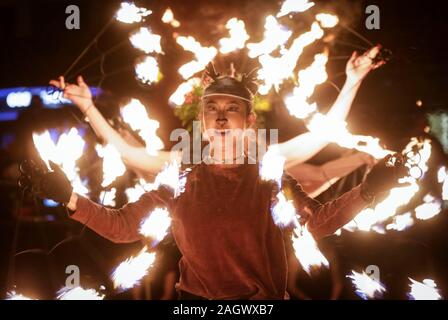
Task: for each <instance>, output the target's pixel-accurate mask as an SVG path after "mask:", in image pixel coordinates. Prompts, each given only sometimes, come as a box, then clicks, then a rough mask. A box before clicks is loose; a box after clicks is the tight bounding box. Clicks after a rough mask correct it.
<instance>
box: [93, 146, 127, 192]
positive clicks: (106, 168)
mask: <svg viewBox="0 0 448 320" xmlns="http://www.w3.org/2000/svg"><path fill="white" fill-rule="evenodd" d="M95 149H96V152H97V153H98V156H99V157H100V158H102V159H103V182H102V183H101V185H102V186H103V187H106V186H108V185H109V184H111V183H112V182H114V180H115V179H116V178H117V177H119V176H122V175H123V174H124V173H125V172H126V167H125V165H124V163H123V161H122V160H121V156H120V153H119V152H118V151H117V149H116V148H115V147H114V146H113V145H111V144H108V145H106V146H105V147H103V146H102V145H99V144H98V145H96V147H95Z"/></svg>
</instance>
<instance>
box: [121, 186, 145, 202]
mask: <svg viewBox="0 0 448 320" xmlns="http://www.w3.org/2000/svg"><path fill="white" fill-rule="evenodd" d="M145 192H146V191H145V189H144V188H143V186H142V185H141V184H140V183H137V184H136V185H135V186H134V187H133V188H127V189H126V190H125V193H126V196H127V198H128V203H133V202H136V201H137V200H138V199H140V197H141V196H142V195H143V194H144V193H145Z"/></svg>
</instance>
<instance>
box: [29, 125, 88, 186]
mask: <svg viewBox="0 0 448 320" xmlns="http://www.w3.org/2000/svg"><path fill="white" fill-rule="evenodd" d="M33 141H34V145H35V147H36V149H37V151H38V152H39V155H40V157H41V159H42V160H43V161H44V162H45V163H46V165H47V168H48V169H50V165H49V161H50V160H51V161H53V162H54V163H56V164H57V165H59V166H60V167H61V169H62V171H64V173H65V175H66V176H67V178H68V179H69V180H70V182H71V184H72V187H73V191H74V192H76V193H78V194H81V195H85V194H87V193H88V192H89V190H88V189H87V188H86V187H85V186H84V185H83V183H82V182H81V178H80V177H79V173H78V171H79V170H78V167H77V165H76V161H77V160H78V159H79V158H80V157H81V156H82V154H83V150H84V144H85V142H84V140H83V139H82V137H81V136H80V135H79V134H78V130H77V129H76V128H71V129H70V130H69V132H68V133H63V134H61V135H60V136H59V139H58V142H57V143H56V144H55V143H54V142H53V140H51V137H50V133H49V132H48V130H46V131H44V132H43V133H42V134H37V133H33Z"/></svg>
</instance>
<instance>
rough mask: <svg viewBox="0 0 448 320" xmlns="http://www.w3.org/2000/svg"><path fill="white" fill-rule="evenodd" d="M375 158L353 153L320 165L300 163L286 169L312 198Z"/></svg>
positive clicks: (371, 163) (372, 161)
mask: <svg viewBox="0 0 448 320" xmlns="http://www.w3.org/2000/svg"><path fill="white" fill-rule="evenodd" d="M374 162H375V160H374V159H373V157H371V156H370V155H368V154H365V153H361V152H359V153H355V154H351V155H348V156H343V157H340V158H338V159H336V160H332V161H329V162H326V163H325V164H323V165H321V166H316V165H312V164H309V163H300V164H298V165H295V166H293V167H291V168H289V169H288V170H287V172H288V174H290V175H291V176H292V177H293V178H294V179H296V180H297V181H298V182H299V183H300V184H301V185H302V187H303V190H304V191H305V192H306V193H308V195H309V196H311V197H312V198H314V197H316V196H318V195H319V194H321V193H322V192H324V191H325V190H327V189H328V188H329V187H331V186H332V185H333V184H334V183H335V182H336V181H338V180H339V179H340V178H342V177H345V176H347V175H348V174H350V173H351V172H353V171H354V170H356V169H358V168H359V167H360V166H362V165H364V164H367V165H373V164H374Z"/></svg>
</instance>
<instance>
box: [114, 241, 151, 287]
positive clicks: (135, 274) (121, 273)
mask: <svg viewBox="0 0 448 320" xmlns="http://www.w3.org/2000/svg"><path fill="white" fill-rule="evenodd" d="M155 258H156V254H155V253H154V252H151V253H150V252H147V247H144V248H143V249H142V250H141V251H140V253H139V254H138V255H137V256H136V257H131V258H128V259H126V260H125V261H123V262H122V263H120V265H118V267H117V268H116V269H115V270H114V271H113V273H112V279H113V282H114V287H115V288H119V289H122V290H126V289H130V288H132V287H134V286H135V285H137V284H138V283H139V282H140V280H141V279H142V278H143V277H145V276H146V275H147V274H148V270H149V268H150V267H151V266H152V265H153V263H154V261H155Z"/></svg>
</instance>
